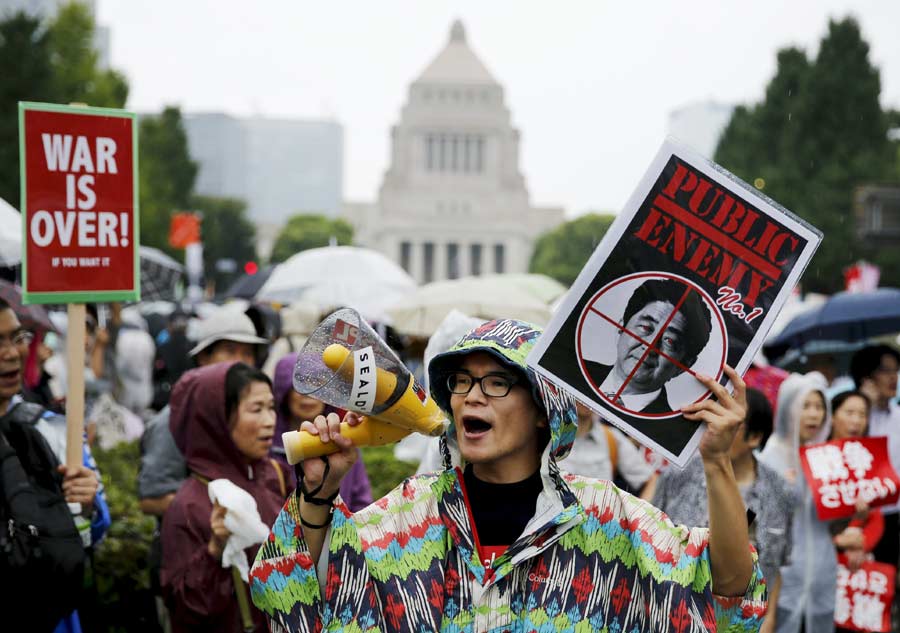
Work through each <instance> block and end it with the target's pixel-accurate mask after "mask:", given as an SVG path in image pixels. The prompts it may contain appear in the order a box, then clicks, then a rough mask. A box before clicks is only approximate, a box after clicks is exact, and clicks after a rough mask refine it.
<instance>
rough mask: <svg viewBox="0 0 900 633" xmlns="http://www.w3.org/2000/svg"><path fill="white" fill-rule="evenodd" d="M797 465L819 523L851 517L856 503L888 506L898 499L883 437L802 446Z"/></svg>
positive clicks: (897, 481)
mask: <svg viewBox="0 0 900 633" xmlns="http://www.w3.org/2000/svg"><path fill="white" fill-rule="evenodd" d="M800 463H801V465H802V466H803V474H804V475H805V476H806V482H807V484H809V487H810V490H812V493H813V499H814V500H815V502H816V510H817V512H818V515H819V518H820V519H821V520H822V521H830V520H831V519H840V518H844V517H849V516H852V515H853V514H854V513H855V512H856V503H857V501H859V500H862V501H865V502H866V503H867V504H868V505H869V506H870V507H878V506H883V505H889V504H893V503H896V502H897V499H898V498H900V477H898V476H897V473H896V472H895V471H894V468H893V466H891V462H890V459H889V458H888V451H887V438H885V437H857V438H850V439H845V440H833V441H831V442H825V443H823V444H814V445H812V446H802V447H801V448H800Z"/></svg>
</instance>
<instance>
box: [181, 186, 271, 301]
mask: <svg viewBox="0 0 900 633" xmlns="http://www.w3.org/2000/svg"><path fill="white" fill-rule="evenodd" d="M191 208H192V209H195V210H197V211H200V212H201V213H202V214H203V222H202V224H201V235H202V237H203V270H204V271H205V272H206V278H207V279H212V280H214V281H215V283H216V291H217V292H222V291H224V290H226V289H227V288H228V284H229V283H231V282H232V281H233V280H234V279H235V278H236V277H237V275H238V274H240V272H241V270H240V267H241V266H243V264H244V263H245V262H249V261H255V260H256V246H255V242H256V226H254V224H253V223H252V222H251V221H250V220H249V219H248V218H247V205H246V203H244V201H243V200H238V199H236V198H215V197H212V196H194V198H193V201H192V204H191ZM220 259H233V260H234V261H235V262H237V264H238V267H239V268H238V271H237V273H224V272H219V271H217V270H216V262H217V261H219V260H220Z"/></svg>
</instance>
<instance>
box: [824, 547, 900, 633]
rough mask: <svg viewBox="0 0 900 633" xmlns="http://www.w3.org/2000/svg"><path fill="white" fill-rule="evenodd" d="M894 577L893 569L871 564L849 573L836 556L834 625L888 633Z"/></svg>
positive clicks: (845, 562) (884, 565)
mask: <svg viewBox="0 0 900 633" xmlns="http://www.w3.org/2000/svg"><path fill="white" fill-rule="evenodd" d="M896 574H897V568H896V567H894V566H893V565H888V564H887V563H876V562H874V561H867V562H865V563H863V564H862V565H860V567H859V569H857V570H855V571H851V570H850V568H849V567H848V566H847V557H846V556H844V555H843V554H841V555H839V556H838V577H837V595H836V597H835V602H834V623H835V624H836V625H837V626H839V627H841V628H844V629H850V630H851V631H863V632H865V633H888V631H890V630H891V603H892V602H893V600H894V577H895V576H896Z"/></svg>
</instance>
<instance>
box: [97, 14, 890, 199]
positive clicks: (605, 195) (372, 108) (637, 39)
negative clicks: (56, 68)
mask: <svg viewBox="0 0 900 633" xmlns="http://www.w3.org/2000/svg"><path fill="white" fill-rule="evenodd" d="M97 10H98V21H99V22H100V24H102V25H105V26H107V27H109V28H110V30H111V38H112V41H111V61H112V65H113V67H115V68H117V69H119V70H122V71H124V72H125V74H126V75H127V76H128V80H129V83H130V87H131V93H130V97H129V103H128V106H129V107H130V108H131V109H134V110H137V111H141V112H147V111H158V110H160V109H162V107H163V106H164V105H167V104H176V105H180V106H181V107H182V109H183V110H184V111H187V112H198V111H224V112H227V113H230V114H234V115H249V114H255V115H262V116H271V117H295V118H309V117H313V118H321V117H327V118H333V119H336V120H338V121H339V122H340V123H341V124H342V125H343V127H344V138H345V144H344V169H345V173H344V196H345V198H346V199H349V200H374V199H375V198H376V196H377V192H378V187H379V186H380V184H381V179H382V175H383V173H384V170H385V169H386V168H387V161H388V152H389V145H388V133H389V130H390V126H391V125H393V124H395V123H396V122H397V121H398V118H399V114H400V108H401V107H402V105H403V103H404V102H405V100H406V94H407V89H408V86H409V83H410V82H411V81H412V80H413V79H415V78H416V77H417V76H418V75H419V73H420V72H421V71H422V70H424V68H425V66H426V65H427V64H428V63H429V62H430V61H431V59H432V58H433V57H434V56H435V55H436V54H437V53H438V52H439V51H440V50H441V48H442V47H443V46H444V44H445V43H446V41H447V37H448V32H449V29H450V25H451V23H452V22H453V20H454V19H456V18H460V19H462V20H463V22H464V24H465V27H466V31H467V36H468V41H469V44H470V46H471V47H472V48H473V49H474V51H475V52H476V54H478V55H479V57H480V58H481V59H482V61H483V62H484V63H485V65H486V66H487V68H488V69H489V70H490V71H491V73H492V74H493V75H494V77H495V78H497V80H498V81H500V82H501V83H502V84H503V86H504V88H505V90H506V102H507V105H508V106H509V108H510V109H511V111H512V119H513V124H514V125H515V126H516V127H517V128H518V129H519V130H520V132H521V134H522V155H521V157H520V162H521V167H522V170H523V172H524V173H525V176H526V178H527V182H528V186H529V189H530V192H531V195H532V199H533V201H534V202H536V203H538V204H551V205H561V206H563V207H565V208H566V210H567V213H568V215H570V216H574V215H577V214H580V213H582V212H584V211H586V210H601V211H617V210H618V209H619V207H621V205H622V204H623V203H624V202H625V200H626V198H627V197H628V195H629V194H630V193H631V190H632V189H633V188H634V187H635V186H636V184H637V182H638V180H639V178H640V176H641V174H642V173H643V171H644V169H645V168H646V167H647V165H648V164H649V162H650V160H651V158H652V156H653V155H654V153H655V151H656V149H657V148H658V146H659V144H660V142H661V141H662V139H663V137H664V136H665V133H666V125H667V119H668V115H669V113H670V112H671V111H672V110H673V109H676V108H679V107H681V106H684V105H686V104H688V103H691V102H695V101H705V100H713V101H717V102H721V103H746V102H750V101H756V100H758V99H759V98H760V97H761V96H762V93H763V90H764V88H765V85H766V83H767V82H768V80H769V79H770V78H771V76H772V74H773V72H774V70H775V53H776V51H777V49H778V48H780V47H783V46H787V45H797V46H800V47H802V48H804V49H806V51H807V53H809V54H810V55H814V54H815V52H816V48H817V45H818V42H819V40H820V39H821V37H822V35H823V34H824V33H825V31H826V28H827V20H828V18H829V16H833V17H837V18H841V17H843V16H845V15H848V14H852V15H855V16H856V17H857V19H858V20H859V21H860V24H861V25H862V30H863V35H864V37H865V38H866V40H867V41H868V42H869V44H870V46H871V51H870V60H871V61H872V62H874V63H875V64H876V65H877V66H878V67H880V69H881V81H882V104H883V105H887V106H892V107H900V37H898V33H900V2H896V1H894V0H871V1H867V0H860V1H856V2H850V1H847V0H843V1H842V0H790V1H785V0H757V1H755V2H740V3H739V2H721V1H717V0H710V1H704V2H699V1H698V2H694V1H688V2H664V1H662V0H660V1H657V2H648V1H644V2H621V1H615V2H608V1H600V0H593V1H584V2H565V1H562V0H561V1H560V2H555V3H550V2H546V1H543V2H525V1H516V2H513V1H508V2H507V1H499V0H490V1H486V0H476V1H459V2H447V1H437V0H427V1H424V2H423V1H421V0H419V1H414V0H408V1H404V2H399V1H394V0H378V1H376V2H372V1H371V0H368V1H365V2H364V1H359V2H341V1H337V0H335V1H332V2H312V1H309V0H279V1H276V0H255V1H254V2H248V1H247V0H152V1H150V0H140V1H139V0H97Z"/></svg>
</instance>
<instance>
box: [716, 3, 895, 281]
mask: <svg viewBox="0 0 900 633" xmlns="http://www.w3.org/2000/svg"><path fill="white" fill-rule="evenodd" d="M880 93H881V82H880V78H879V72H878V69H877V68H875V67H874V66H873V65H872V64H871V63H870V61H869V46H868V44H867V43H866V42H865V41H864V40H863V38H862V34H861V32H860V29H859V25H858V24H857V22H856V21H855V20H854V19H852V18H846V19H844V20H841V21H834V20H832V21H829V24H828V33H827V34H826V35H825V37H824V38H823V39H822V42H821V44H820V47H819V52H818V55H817V56H816V58H815V60H814V61H812V62H810V60H809V59H807V56H806V54H805V53H803V51H800V50H798V49H796V48H789V49H784V50H782V51H780V52H779V54H778V69H777V71H776V73H775V76H774V77H773V78H772V80H771V81H770V83H769V85H768V86H767V88H766V95H765V99H764V100H763V101H762V102H761V103H759V104H756V105H753V106H741V107H738V108H737V109H736V110H735V112H734V115H733V116H732V119H731V121H730V123H729V125H728V127H727V128H726V129H725V131H724V133H723V134H722V138H721V140H720V141H719V146H718V148H717V149H716V154H715V159H716V162H718V163H721V164H722V165H723V166H725V167H726V168H728V169H730V170H731V171H733V172H735V173H736V174H737V175H738V176H740V177H742V178H743V179H744V180H747V181H748V182H750V183H755V184H756V185H757V186H758V187H760V188H761V189H762V190H763V191H764V192H765V193H766V194H768V195H769V196H771V197H772V198H774V199H775V200H777V201H778V202H780V203H781V204H783V205H784V206H786V207H787V208H788V209H790V210H792V211H794V212H795V213H796V214H797V215H799V216H800V217H802V218H804V219H806V220H808V221H809V222H811V223H812V224H813V225H815V226H817V227H818V228H819V229H821V230H822V231H823V232H824V234H825V239H824V241H823V242H822V245H821V246H820V248H819V251H818V252H817V253H816V256H815V257H814V259H813V261H812V262H811V265H810V267H809V268H808V269H807V272H806V274H805V276H804V278H803V283H804V287H805V289H806V290H812V291H818V292H833V291H836V290H839V289H841V288H842V286H843V276H842V269H843V268H844V267H845V266H847V265H848V264H850V263H852V262H853V261H855V260H856V259H858V258H859V257H860V256H861V254H862V249H861V245H860V244H859V242H858V240H857V238H856V230H855V227H854V223H853V214H852V209H853V192H854V189H855V188H856V187H858V186H860V185H863V184H867V183H881V182H886V181H889V180H897V147H896V145H895V144H893V143H891V141H890V140H889V139H888V136H887V131H888V120H889V119H888V115H887V113H885V112H883V111H882V109H881V105H880V103H879V97H880ZM887 256H889V254H888V253H884V254H878V253H876V260H877V259H878V257H887ZM879 263H882V264H883V266H882V269H883V270H882V275H883V277H882V278H883V280H884V282H885V283H893V284H896V283H897V282H898V281H900V271H897V270H896V267H893V266H884V264H886V263H888V262H887V260H885V261H884V262H879Z"/></svg>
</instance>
